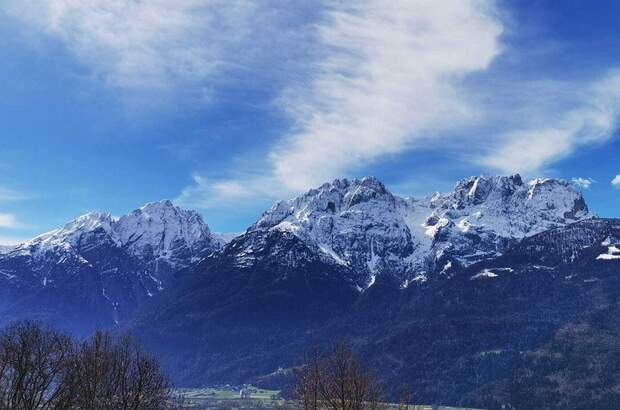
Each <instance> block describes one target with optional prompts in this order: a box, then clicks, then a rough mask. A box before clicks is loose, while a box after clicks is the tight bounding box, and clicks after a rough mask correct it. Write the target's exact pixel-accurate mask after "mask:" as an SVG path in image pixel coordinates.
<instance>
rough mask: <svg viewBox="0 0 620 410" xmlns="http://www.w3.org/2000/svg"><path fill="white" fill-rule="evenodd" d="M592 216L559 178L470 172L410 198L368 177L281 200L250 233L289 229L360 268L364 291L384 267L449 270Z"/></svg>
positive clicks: (407, 273)
mask: <svg viewBox="0 0 620 410" xmlns="http://www.w3.org/2000/svg"><path fill="white" fill-rule="evenodd" d="M591 217H593V215H592V214H591V213H590V212H589V210H588V208H587V206H586V204H585V201H584V200H583V197H582V196H581V194H580V193H579V192H578V191H576V190H575V189H574V188H573V187H572V186H571V185H570V184H569V183H567V182H564V181H560V180H553V179H537V180H532V181H530V182H528V183H524V182H523V181H522V179H521V177H520V176H519V175H515V176H511V177H485V176H480V177H472V178H468V179H464V180H462V181H459V182H458V183H457V184H456V186H455V189H454V191H453V192H451V193H447V194H439V193H437V194H435V195H432V196H431V197H428V198H422V199H412V198H400V197H398V196H395V195H393V194H392V193H390V192H389V191H388V190H387V189H386V187H385V186H384V185H383V184H382V183H381V182H380V181H378V180H377V179H376V178H373V177H366V178H363V179H361V180H351V181H349V180H347V179H342V180H335V181H334V182H332V183H327V184H324V185H322V186H320V187H319V188H317V189H312V190H310V191H308V192H307V193H305V194H304V195H302V196H300V197H298V198H294V199H291V200H288V201H280V202H278V203H277V204H275V205H274V206H273V207H272V208H271V209H270V210H269V211H267V212H266V213H264V214H263V215H262V216H261V218H260V219H259V220H258V221H257V222H256V223H255V224H254V225H252V226H251V227H250V228H249V229H248V233H256V232H268V231H285V232H289V233H291V234H293V235H295V236H296V237H298V238H300V239H302V240H303V241H304V242H305V243H306V244H307V245H308V246H309V247H311V248H313V249H315V250H316V252H318V253H319V254H321V255H322V257H323V258H324V259H325V260H331V261H332V262H333V263H336V264H340V265H345V266H347V267H349V268H353V270H354V271H356V272H364V273H365V274H364V275H362V276H361V279H360V280H359V281H358V286H359V287H360V289H364V288H366V287H368V286H370V285H372V284H373V283H374V281H375V278H376V275H378V274H381V273H390V274H393V275H395V276H397V277H398V278H399V279H400V280H401V281H402V284H403V286H408V284H409V283H411V281H425V280H427V279H428V278H429V275H431V274H433V273H437V274H446V275H447V274H449V271H450V270H451V269H453V268H454V267H455V266H456V265H463V266H467V265H470V264H472V263H475V262H478V261H480V260H483V259H486V258H491V257H494V256H497V255H498V254H501V252H503V251H504V250H505V249H506V248H507V246H509V245H510V244H511V243H514V241H516V240H519V239H522V238H524V237H527V236H531V235H534V234H537V233H539V232H542V231H545V230H547V229H550V228H554V227H559V226H564V225H566V224H569V223H572V222H576V221H579V220H582V219H587V218H591ZM250 246H251V244H250ZM248 253H249V254H251V253H252V249H249V250H246V251H244V252H243V254H244V256H245V255H247V254H248Z"/></svg>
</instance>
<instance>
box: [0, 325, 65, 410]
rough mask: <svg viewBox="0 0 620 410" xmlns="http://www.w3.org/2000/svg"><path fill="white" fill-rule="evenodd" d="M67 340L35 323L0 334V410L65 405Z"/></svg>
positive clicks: (13, 327)
mask: <svg viewBox="0 0 620 410" xmlns="http://www.w3.org/2000/svg"><path fill="white" fill-rule="evenodd" d="M72 351H73V344H72V341H71V338H70V337H69V336H67V335H65V334H62V333H59V332H57V331H55V330H52V329H50V328H46V327H43V326H41V325H39V324H37V323H35V322H22V323H18V324H14V325H11V326H9V327H8V328H7V329H5V330H4V332H3V333H2V334H1V335H0V409H19V410H21V409H24V410H26V409H42V410H47V409H56V408H62V406H63V405H65V404H66V400H67V395H66V392H67V390H66V386H65V380H66V374H67V366H66V364H67V359H68V358H69V357H70V356H71V354H72Z"/></svg>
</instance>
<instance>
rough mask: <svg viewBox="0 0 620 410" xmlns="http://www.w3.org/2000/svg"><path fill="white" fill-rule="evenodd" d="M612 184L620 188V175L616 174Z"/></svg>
mask: <svg viewBox="0 0 620 410" xmlns="http://www.w3.org/2000/svg"><path fill="white" fill-rule="evenodd" d="M611 184H612V185H613V186H614V187H616V188H620V175H616V176H615V177H614V179H612V180H611Z"/></svg>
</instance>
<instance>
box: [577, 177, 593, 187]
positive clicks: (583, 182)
mask: <svg viewBox="0 0 620 410" xmlns="http://www.w3.org/2000/svg"><path fill="white" fill-rule="evenodd" d="M572 181H573V184H575V185H577V186H578V187H580V188H584V189H588V188H590V186H591V185H592V184H593V183H594V182H595V181H594V180H593V179H592V178H583V177H577V178H573V179H572Z"/></svg>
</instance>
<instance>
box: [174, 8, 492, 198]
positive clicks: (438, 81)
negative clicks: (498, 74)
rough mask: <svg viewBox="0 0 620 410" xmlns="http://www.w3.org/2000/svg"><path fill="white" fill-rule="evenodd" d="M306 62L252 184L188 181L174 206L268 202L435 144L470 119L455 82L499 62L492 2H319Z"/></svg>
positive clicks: (286, 93)
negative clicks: (284, 127) (284, 122)
mask: <svg viewBox="0 0 620 410" xmlns="http://www.w3.org/2000/svg"><path fill="white" fill-rule="evenodd" d="M313 30H314V33H313V35H312V36H311V37H312V38H313V41H314V43H313V48H314V52H313V53H312V57H313V59H312V60H311V61H309V62H308V64H307V66H308V67H309V68H308V70H307V71H308V72H307V74H306V78H305V79H304V80H303V81H296V82H295V83H294V84H289V85H288V86H287V87H285V89H284V90H283V92H282V95H281V97H280V98H279V100H278V106H279V107H280V108H281V109H283V110H284V112H285V113H286V114H287V115H288V117H289V118H290V119H291V123H292V125H291V131H290V132H289V133H286V134H284V135H282V136H281V138H280V139H278V140H277V141H276V142H274V143H273V145H272V148H271V151H270V153H269V154H268V156H267V158H266V160H265V163H264V164H263V168H264V169H265V171H264V172H263V173H261V174H258V175H256V174H255V175H252V176H250V177H247V176H242V177H241V178H235V177H233V178H231V179H222V180H219V181H211V180H210V179H209V178H196V177H195V178H194V185H192V186H190V187H187V188H186V189H185V190H184V191H183V194H182V195H181V198H180V199H182V200H183V202H184V203H190V202H192V201H190V198H192V197H194V198H196V197H200V196H203V197H206V199H207V201H193V202H200V203H203V204H206V203H209V204H213V203H215V202H217V198H221V199H222V200H223V201H224V202H227V201H230V200H235V198H240V197H241V195H243V196H249V197H251V196H253V195H257V196H261V195H264V194H265V193H269V194H271V195H276V196H278V197H281V196H286V195H288V194H291V193H295V192H299V191H302V190H305V189H308V188H309V187H310V186H313V185H316V184H318V183H322V182H324V181H327V180H330V179H333V178H334V177H341V176H343V175H344V174H346V173H349V172H350V171H351V170H352V169H355V168H357V167H360V166H362V165H367V164H368V163H370V162H373V161H378V160H380V159H382V158H385V157H386V156H387V155H390V154H398V153H402V152H404V151H406V150H409V149H411V148H413V147H415V146H416V144H422V143H424V142H425V141H428V140H429V139H436V138H438V135H439V134H440V131H442V130H446V129H450V128H451V127H455V126H457V125H459V124H463V123H465V122H467V121H468V120H471V118H472V117H476V116H477V107H476V106H475V105H474V104H471V102H470V100H469V98H468V93H469V92H468V91H467V90H465V89H463V88H462V87H461V81H462V80H463V78H464V77H466V76H467V75H469V74H471V73H475V72H478V71H481V70H484V69H486V68H487V67H488V66H489V64H491V62H492V61H493V60H494V58H495V57H496V56H497V55H498V54H499V53H500V51H501V45H500V35H501V33H502V30H503V26H502V23H501V21H500V20H499V19H498V17H497V16H496V13H495V4H494V2H493V1H486V0H438V1H433V2H428V1H424V0H413V1H411V0H398V1H395V2H390V3H385V2H383V1H379V0H364V1H358V2H349V3H329V5H327V6H325V8H324V13H322V14H321V19H320V20H319V21H317V22H316V24H315V25H314V26H313Z"/></svg>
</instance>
